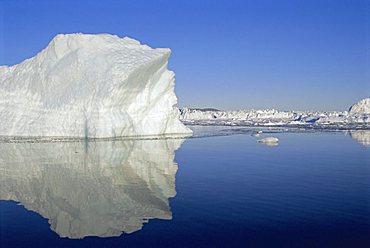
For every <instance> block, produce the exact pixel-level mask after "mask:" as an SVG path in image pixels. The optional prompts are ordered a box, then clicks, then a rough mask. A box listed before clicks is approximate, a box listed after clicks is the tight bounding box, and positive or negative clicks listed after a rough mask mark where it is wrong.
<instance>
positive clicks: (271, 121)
mask: <svg viewBox="0 0 370 248" xmlns="http://www.w3.org/2000/svg"><path fill="white" fill-rule="evenodd" d="M369 109H370V98H366V99H363V100H361V101H359V102H358V103H356V104H354V105H353V106H352V107H351V108H350V110H349V111H341V112H336V111H328V112H320V111H278V110H275V109H264V110H237V111H220V110H217V109H191V108H181V109H179V116H180V120H182V122H183V123H184V124H186V125H221V126H222V125H224V126H267V127H268V126H275V127H276V126H279V127H283V126H287V127H306V128H334V129H370V111H369Z"/></svg>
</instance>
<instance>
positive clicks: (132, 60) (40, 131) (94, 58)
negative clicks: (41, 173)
mask: <svg viewBox="0 0 370 248" xmlns="http://www.w3.org/2000/svg"><path fill="white" fill-rule="evenodd" d="M170 52H171V51H170V49H167V48H157V49H153V48H150V47H149V46H147V45H142V44H140V43H139V42H138V41H136V40H134V39H131V38H128V37H125V38H120V37H118V36H115V35H110V34H96V35H93V34H60V35H57V36H56V37H55V38H54V39H53V40H52V41H51V42H50V43H49V45H48V46H47V47H46V48H45V49H44V50H42V51H41V52H39V53H38V54H37V55H36V56H34V57H32V58H30V59H27V60H25V61H23V62H21V63H20V64H17V65H13V66H0V122H1V125H0V136H10V137H72V138H75V137H78V138H110V137H124V136H148V135H149V136H152V135H154V136H157V135H169V134H190V133H191V130H190V129H188V128H187V127H185V126H184V125H183V124H182V123H181V122H180V121H179V119H178V110H177V109H176V108H175V107H174V106H175V105H176V103H177V98H176V96H175V93H174V76H175V74H174V72H172V71H169V70H168V69H167V64H168V58H169V56H170Z"/></svg>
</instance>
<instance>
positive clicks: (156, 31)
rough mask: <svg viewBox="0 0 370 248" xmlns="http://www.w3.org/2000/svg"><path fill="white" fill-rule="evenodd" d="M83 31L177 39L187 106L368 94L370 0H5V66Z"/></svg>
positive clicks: (281, 105) (285, 104)
mask: <svg viewBox="0 0 370 248" xmlns="http://www.w3.org/2000/svg"><path fill="white" fill-rule="evenodd" d="M75 32H82V33H111V34H117V35H118V36H121V37H123V36H129V37H132V38H135V39H138V40H139V41H141V42H142V43H145V44H148V45H150V46H152V47H169V48H171V49H172V55H171V57H170V61H169V67H170V69H171V70H174V71H175V73H176V94H177V96H178V99H179V104H178V105H179V106H180V107H183V106H188V107H215V108H220V109H242V108H246V109H250V108H276V109H279V110H293V109H294V110H347V109H348V108H349V107H350V105H352V104H353V103H355V102H356V101H358V100H360V99H362V98H365V97H370V0H305V1H304V0H290V1H284V0H281V1H274V0H270V1H267V0H260V1H247V0H244V1H237V0H234V1H233V0H225V1H211V0H209V1H200V0H187V1H173V0H172V1H171V0H160V1H154V0H153V1H144V0H136V1H113V0H106V1H94V0H90V1H82V0H80V1H78V0H75V1H70V0H65V1H56V0H55V1H54V0H48V1H43V0H33V1H31V0H28V1H22V0H0V65H13V64H16V63H19V62H21V61H23V60H24V59H26V58H29V57H32V56H34V55H35V54H36V53H38V52H39V51H40V50H42V49H43V48H45V47H46V46H47V44H48V43H49V42H50V40H51V39H52V38H53V37H54V36H55V35H56V34H58V33H75Z"/></svg>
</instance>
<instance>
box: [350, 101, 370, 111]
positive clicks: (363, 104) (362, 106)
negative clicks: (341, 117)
mask: <svg viewBox="0 0 370 248" xmlns="http://www.w3.org/2000/svg"><path fill="white" fill-rule="evenodd" d="M349 113H350V114H353V115H356V114H357V115H358V114H359V115H363V114H370V98H365V99H362V100H361V101H359V102H358V103H356V104H354V105H352V107H351V108H350V109H349Z"/></svg>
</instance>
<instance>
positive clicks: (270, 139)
mask: <svg viewBox="0 0 370 248" xmlns="http://www.w3.org/2000/svg"><path fill="white" fill-rule="evenodd" d="M257 142H258V143H261V144H265V145H268V146H277V145H278V144H279V139H278V138H276V137H266V138H264V139H260V140H257Z"/></svg>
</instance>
